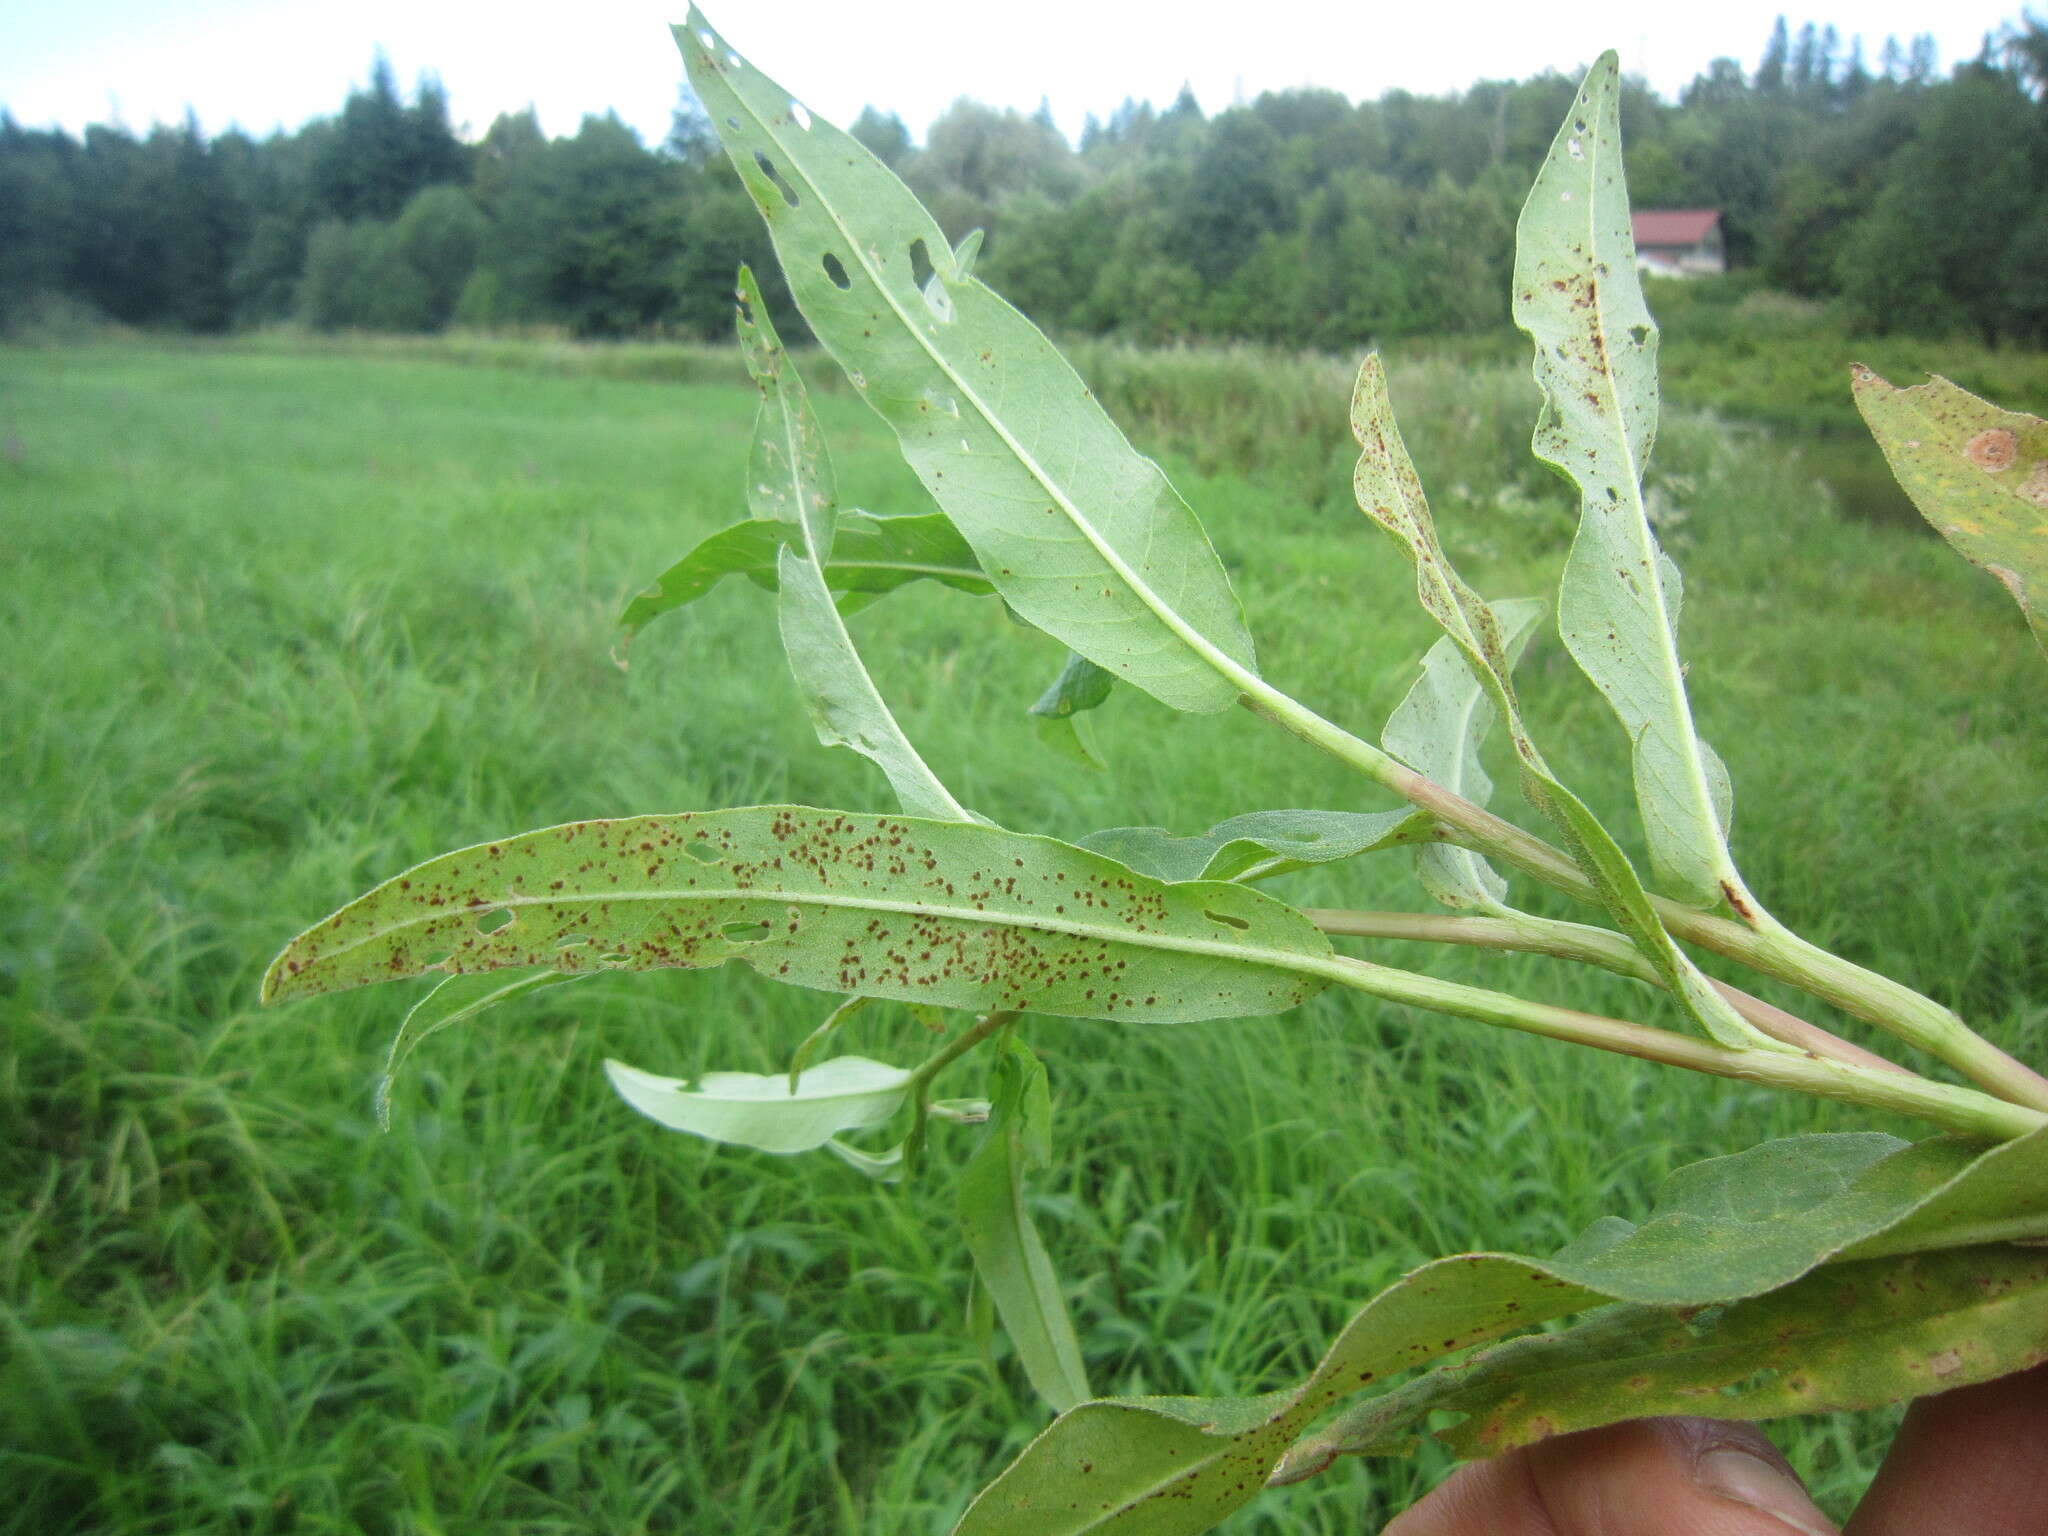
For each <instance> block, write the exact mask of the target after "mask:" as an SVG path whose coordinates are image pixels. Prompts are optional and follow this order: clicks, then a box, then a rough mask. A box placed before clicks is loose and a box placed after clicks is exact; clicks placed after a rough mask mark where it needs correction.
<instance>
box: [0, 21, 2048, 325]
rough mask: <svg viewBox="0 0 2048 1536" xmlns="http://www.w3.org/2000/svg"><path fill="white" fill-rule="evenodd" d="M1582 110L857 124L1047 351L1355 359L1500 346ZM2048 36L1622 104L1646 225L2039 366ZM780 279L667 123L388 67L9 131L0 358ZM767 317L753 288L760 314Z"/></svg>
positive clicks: (1845, 50)
mask: <svg viewBox="0 0 2048 1536" xmlns="http://www.w3.org/2000/svg"><path fill="white" fill-rule="evenodd" d="M1574 85H1575V82H1574V81H1572V80H1570V79H1567V78H1566V77H1564V76H1561V75H1542V76H1537V77H1534V78H1531V79H1527V80H1522V81H1501V82H1495V81H1489V82H1483V83H1481V84H1478V85H1475V86H1473V87H1472V88H1470V89H1469V90H1467V91H1465V92H1463V93H1462V94H1458V95H1454V96H1444V97H1430V96H1416V95H1410V94H1407V93H1404V92H1392V93H1389V94H1387V95H1385V96H1383V97H1381V98H1380V99H1378V100H1377V101H1371V102H1366V103H1363V104H1360V105H1356V106H1354V105H1353V104H1351V102H1349V101H1348V100H1347V99H1346V98H1345V97H1344V96H1342V95H1340V94H1338V93H1336V92H1333V91H1322V90H1292V91H1284V92H1278V93H1271V94H1267V95H1262V96H1260V97H1259V98H1258V99H1257V100H1256V101H1253V102H1251V103H1249V104H1248V105H1243V106H1234V107H1231V108H1230V109H1228V110H1227V111H1223V112H1219V113H1217V114H1216V115H1214V116H1205V115H1204V114H1203V112H1202V111H1201V109H1200V107H1199V106H1198V104H1197V103H1196V102H1195V100H1194V99H1193V97H1192V96H1191V95H1189V94H1187V93H1185V92H1184V93H1183V94H1182V96H1181V98H1180V99H1179V100H1178V101H1176V102H1174V103H1173V104H1172V105H1170V106H1168V107H1166V108H1165V109H1163V110H1160V109H1157V108H1155V107H1154V106H1153V105H1151V104H1150V103H1140V102H1126V103H1125V105H1124V106H1123V107H1122V108H1120V109H1119V110H1118V111H1117V112H1116V113H1114V114H1113V115H1112V116H1111V117H1110V119H1109V120H1108V121H1107V122H1101V121H1097V120H1095V119H1090V121H1089V124H1088V126H1087V129H1086V130H1085V132H1084V133H1083V134H1082V137H1081V142H1080V144H1079V145H1078V147H1077V146H1075V145H1072V144H1070V143H1068V141H1067V140H1066V139H1065V138H1064V137H1062V135H1061V134H1060V133H1059V131H1058V130H1057V129H1056V128H1055V127H1054V125H1053V123H1052V120H1051V117H1050V114H1049V113H1047V112H1045V111H1044V110H1041V111H1040V112H1039V113H1037V114H1034V115H1028V116H1027V115H1025V114H1022V113H1019V112H1015V111H998V110H994V109H992V108H989V107H985V106H981V105H978V104H976V103H974V102H971V101H966V100H962V101H959V102H956V103H955V104H954V106H953V107H952V108H950V109H949V110H948V111H947V112H946V113H945V114H944V115H943V116H941V117H940V118H939V119H938V120H937V121H936V122H935V123H934V124H933V125H932V127H931V130H930V132H929V133H928V135H927V136H926V139H925V142H924V143H923V144H921V145H920V144H917V143H915V142H913V140H912V137H911V135H910V134H909V132H908V131H907V130H906V129H905V127H904V125H903V123H902V122H901V121H900V120H899V119H897V118H896V117H894V116H891V115H888V114H886V113H884V112H881V111H878V110H876V109H874V108H870V109H868V110H867V111H865V112H864V113H863V114H862V115H861V117H860V118H859V120H858V121H857V122H856V123H855V124H854V125H853V131H854V133H855V134H856V135H857V136H858V137H859V138H860V139H861V141H862V142H863V143H865V144H866V145H867V146H868V147H869V148H870V149H871V150H873V151H874V152H875V154H877V155H878V156H880V157H881V158H882V159H883V160H885V161H886V162H888V163H889V164H890V165H892V166H893V167H894V168H895V169H896V170H897V171H898V172H899V173H900V174H902V175H903V176H904V178H905V179H906V180H907V181H909V182H910V184H911V185H912V186H913V187H914V188H915V189H916V190H917V192H918V193H919V194H920V195H921V196H922V197H923V198H924V199H925V201H926V202H927V203H928V204H929V205H930V206H931V208H932V209H933V211H934V212H935V213H936V214H937V216H938V218H939V221H940V223H941V224H943V225H944V226H945V228H946V230H947V232H948V233H949V234H950V235H951V236H952V237H953V238H955V239H958V238H959V237H960V236H962V235H964V234H965V233H966V232H967V231H968V230H970V229H974V228H980V229H982V230H984V231H985V232H986V243H985V245H984V247H983V251H984V254H983V257H982V261H981V266H980V268H979V270H980V272H981V273H982V275H984V276H986V277H987V278H988V279H989V281H990V282H991V283H993V284H994V285H995V286H996V287H997V288H998V289H999V290H1001V291H1002V292H1003V293H1005V294H1006V295H1007V296H1008V297H1010V298H1011V299H1012V300H1014V301H1015V302H1016V303H1017V304H1018V305H1019V306H1020V307H1022V308H1023V309H1025V310H1026V311H1027V312H1028V313H1030V314H1031V315H1033V316H1034V317H1035V318H1036V319H1038V320H1039V321H1040V323H1042V324H1045V325H1047V326H1049V327H1051V328H1053V329H1056V330H1061V331H1066V332H1070V333H1094V334H1103V335H1114V336H1119V337H1123V338H1126V339H1129V340H1132V341H1139V342H1150V343H1157V342H1172V341H1181V340H1193V339H1198V338H1200V339H1248V340H1255V341H1265V342H1275V343H1284V344H1288V345H1295V346H1312V347H1322V348H1331V349H1336V348H1347V347H1353V346H1357V345H1359V344H1361V343H1365V342H1369V341H1374V340H1377V339H1381V338H1388V337H1399V336H1409V335H1420V334H1426V333H1429V334H1433V333H1446V332H1461V331H1481V330H1487V329H1492V328H1496V327H1499V326H1502V325H1504V324H1505V323H1506V319H1507V316H1506V300H1505V294H1506V291H1507V282H1508V269H1509V263H1510V258H1511V249H1512V242H1513V231H1514V220H1515V214H1516V210H1517V208H1518V207H1519V205H1520V202H1521V199H1522V197H1523V195H1524V193H1525V191H1526V189H1527V187H1528V184H1529V179H1530V177H1531V176H1532V174H1533V173H1534V171H1535V168H1536V166H1537V164H1538V162H1539V161H1540V159H1541V157H1542V155H1543V152H1544V150H1545V149H1546V148H1547V147H1548V144H1549V140H1550V137H1551V134H1552V132H1553V130H1554V128H1555V125H1556V123H1557V122H1558V120H1559V119H1560V117H1561V116H1562V115H1563V113H1564V111H1565V110H1566V107H1567V105H1568V103H1569V101H1570V99H1571V96H1572V92H1573V89H1574ZM2044 87H2048V25H2044V24H2043V23H2042V22H2040V21H2037V20H2035V19H2033V18H2031V17H2029V18H2026V19H2024V20H2023V21H2021V22H2018V23H2015V24H2013V25H2011V26H2009V27H2007V28H2005V29H2004V30H2003V31H2002V32H2001V34H2000V35H1998V36H1996V37H1993V38H1988V39H1987V40H1986V42H1985V44H1984V47H1983V50H1982V51H1981V53H1980V54H1979V55H1978V57H1977V58H1975V59H1974V60H1972V61H1970V62H1968V63H1965V64H1963V65H1960V66H1958V67H1957V68H1955V69H1953V70H1952V71H1950V72H1949V73H1947V74H1946V75H1943V74H1941V73H1940V72H1939V71H1938V69H1937V67H1936V60H1935V54H1934V48H1933V44H1932V41H1931V40H1930V39H1928V38H1924V37H1923V38H1919V39H1915V40H1913V41H1912V42H1910V43H1908V44H1904V45H1902V44H1900V43H1899V42H1897V41H1896V40H1892V39H1887V40H1886V41H1885V42H1884V44H1883V45H1882V47H1881V49H1879V50H1878V51H1877V52H1876V53H1875V55H1874V56H1872V55H1870V54H1868V53H1867V52H1866V50H1865V48H1864V46H1863V43H1862V41H1861V39H1855V40H1851V41H1846V42H1845V41H1844V39H1843V37H1842V35H1841V34H1840V33H1839V32H1838V31H1837V30H1836V29H1835V28H1834V27H1832V26H1827V27H1820V26H1816V25H1813V24H1811V23H1809V24H1807V25H1804V26H1801V27H1799V28H1797V29H1793V28H1790V27H1788V26H1787V25H1786V24H1785V23H1784V22H1783V21H1782V20H1781V21H1780V22H1779V23H1778V26H1777V28H1776V30H1775V31H1774V32H1773V34H1772V36H1771V38H1770V41H1769V45H1768V48H1767V50H1766V51H1765V53H1764V55H1763V58H1762V62H1761V63H1760V65H1759V67H1758V68H1757V69H1756V71H1755V72H1754V73H1753V74H1745V73H1744V72H1743V70H1742V69H1741V68H1740V67H1739V66H1738V65H1737V64H1736V63H1735V62H1734V61H1732V60H1729V59H1720V60H1716V61H1714V62H1713V63H1712V64H1711V65H1709V66H1708V67H1707V69H1706V70H1705V71H1704V72H1703V73H1701V74H1700V75H1698V76H1697V77H1696V78H1695V79H1694V80H1693V82H1692V84H1691V85H1689V86H1688V87H1687V88H1686V89H1685V90H1684V91H1683V92H1682V93H1681V95H1680V99H1679V100H1678V101H1677V102H1676V103H1675V104H1674V103H1670V102H1666V101H1663V100H1661V99H1660V98H1658V97H1657V96H1656V95H1654V94H1653V93H1652V92H1651V91H1650V90H1649V89H1648V88H1647V87H1646V86H1644V85H1643V84H1642V83H1641V82H1635V83H1633V84H1632V85H1631V87H1630V89H1629V92H1628V96H1627V100H1626V104H1625V107H1624V120H1623V126H1624V131H1625V134H1626V136H1627V142H1628V146H1629V181H1630V187H1631V192H1632V195H1633V197H1634V201H1635V205H1636V206H1637V207H1638V208H1680V207H1695V208H1701V207H1704V208H1716V209H1719V210H1720V211H1721V213H1722V220H1723V227H1724V230H1725V233H1726V240H1727V245H1728V251H1729V258H1730V262H1731V266H1732V268H1733V269H1734V273H1735V275H1734V276H1733V277H1732V278H1730V279H1729V281H1731V282H1734V283H1747V284H1755V285H1759V286H1766V287H1770V288H1773V289H1778V290H1782V291H1785V292H1789V293H1792V294H1795V295H1799V296H1801V297H1804V298H1808V299H1812V300H1816V301H1820V302H1823V303H1825V304H1827V305H1829V306H1831V307H1832V308H1833V309H1834V310H1835V311H1836V312H1837V313H1838V314H1839V316H1840V318H1841V319H1842V321H1843V322H1844V323H1845V324H1847V325H1850V326H1853V327H1855V328H1856V329H1859V330H1864V331H1870V332H1878V333H1883V332H1887V331H1904V332H1914V333H1924V334H1930V335H1947V334H1956V333H1968V334H1971V335H1974V336H1976V337H1978V338H1980V339H1982V340H1984V341H1986V342H1990V343H2000V342H2005V341H2014V342H2021V343H2029V344H2035V345H2040V344H2044V343H2048V91H2044ZM742 260H748V261H751V262H753V263H754V264H755V266H756V269H757V270H758V271H761V272H763V273H764V274H765V273H771V272H772V271H773V268H774V264H773V262H772V261H771V260H769V259H768V251H767V248H766V239H765V236H764V234H763V233H762V231H761V227H760V224H759V221H758V220H757V218H756V216H755V214H754V211H753V209H752V207H751V206H750V204H749V203H748V201H747V198H746V195H745V194H744V192H743V191H742V190H741V188H740V185H739V182H738V178H737V177H736V176H735V175H734V174H733V172H732V170H731V168H730V167H729V166H728V165H727V164H726V162H725V160H724V157H723V155H722V153H721V152H720V150H719V148H718V144H717V140H716V136H715V135H714V134H713V133H712V131H711V128H710V125H709V124H708V122H707V121H706V120H705V119H704V118H703V116H702V114H701V112H698V111H696V110H695V109H694V107H693V105H692V104H691V103H690V102H689V101H687V100H685V101H684V102H683V103H682V104H681V105H680V106H679V108H678V110H677V112H676V114H675V121H674V128H673V131H672V132H671V133H670V135H669V138H668V140H667V142H666V143H664V144H662V145H660V146H658V147H654V148H649V147H647V146H644V145H643V144H641V142H640V141H639V139H638V137H637V136H636V135H635V134H634V133H633V131H632V130H631V129H629V128H627V127H626V126H625V125H624V124H622V123H621V122H620V121H619V120H618V119H617V118H616V117H613V116H610V115H606V116H602V117H597V116H593V117H588V118H585V119H584V121H583V124H582V126H581V127H580V128H579V129H578V130H577V132H576V133H575V134H574V135H573V136H570V137H566V138H556V139H550V138H548V137H547V136H546V135H545V134H544V133H542V131H541V129H540V127H539V124H538V122H537V121H536V119H535V118H534V116H533V115H532V113H531V112H527V113H522V114H517V115H506V116H501V117H500V118H498V120H497V121H496V122H494V123H493V124H492V125H491V127H490V129H489V131H488V132H487V133H485V134H484V135H483V137H482V138H481V139H480V140H479V141H478V142H475V143H465V142H464V141H463V140H462V138H461V137H460V136H458V134H457V133H456V131H455V129H454V127H453V126H452V123H451V119H450V116H449V104H448V101H447V98H446V96H445V95H444V94H443V92H442V91H441V89H440V87H439V86H438V85H437V84H436V83H434V82H433V81H432V80H427V81H424V82H422V83H421V84H420V86H419V87H418V88H417V90H416V91H415V92H414V93H413V94H412V96H411V98H410V99H407V98H406V97H405V95H404V94H403V93H402V92H401V91H400V89H399V87H398V85H397V82H396V81H395V80H394V79H393V77H392V73H391V70H390V68H389V67H388V65H386V64H385V63H384V62H383V61H382V60H379V61H378V63H377V65H376V67H375V68H374V70H373V72H372V75H371V79H370V82H369V84H368V85H367V86H366V87H364V88H362V89H359V90H357V91H355V92H353V93H351V95H350V96H349V98H348V100H347V101H346V102H345V103H344V104H343V106H342V108H341V110H340V112H339V113H338V114H336V115H335V116H332V117H325V118H320V119H317V120H315V121H313V122H310V123H308V124H307V125H306V126H305V127H303V128H301V129H299V130H298V131H297V132H294V133H289V134H282V133H280V134H276V135H273V136H271V137H269V138H266V139H261V140H258V139H252V138H250V137H248V136H246V135H244V134H241V133H239V132H229V133H224V134H221V135H219V136H217V137H213V138H207V137H206V136H204V135H203V134H202V133H201V132H200V131H199V128H198V126H197V124H196V121H194V120H193V119H191V118H189V117H188V120H187V122H186V124H185V125H184V126H182V127H175V128H171V127H159V128H155V129H153V130H151V131H150V132H149V133H148V134H146V135H144V136H140V137H138V136H137V135H135V134H133V133H130V132H128V131H126V130H124V129H122V128H118V127H103V126H94V127H91V128H89V129H87V130H86V132H85V134H84V136H83V139H82V140H81V139H77V138H74V137H72V136H71V135H69V134H67V133H64V132H61V131H54V130H53V131H42V130H35V129H28V128H24V127H21V126H20V125H18V124H17V123H16V122H15V121H14V120H13V118H12V117H11V116H8V115H6V114H5V113H4V112H0V331H6V330H16V331H19V330H22V329H24V328H28V327H32V326H33V325H34V324H36V323H37V321H38V317H47V316H49V315H50V314H52V313H61V314H66V315H70V316H72V317H80V316H82V317H85V318H87V319H93V320H106V321H112V322H115V323H119V324H123V325H129V326H139V327H149V328H160V329H171V330H183V331H192V332H223V331H230V330H237V329H244V328H251V327H257V326H264V325H271V324H277V323H281V322H300V323H304V324H306V325H309V326H312V327H315V328H318V329H323V330H333V329H343V328H359V329H368V330H382V331H405V332H420V331H433V330H439V329H442V328H445V327H448V326H451V325H453V326H464V327H483V328H505V327H521V326H548V327H557V328H562V329H565V330H567V331H568V332H570V333H572V334H575V335H578V336H591V337H605V336H626V335H662V334H667V335H684V336H688V335H701V336H723V335H724V334H725V332H726V330H727V328H728V326H729V323H730V321H729V314H730V304H729V301H728V298H727V289H728V287H729V279H730V277H731V275H732V272H733V270H734V267H735V266H736V264H737V263H738V262H740V261H742ZM773 299H774V295H772V294H771V300H773Z"/></svg>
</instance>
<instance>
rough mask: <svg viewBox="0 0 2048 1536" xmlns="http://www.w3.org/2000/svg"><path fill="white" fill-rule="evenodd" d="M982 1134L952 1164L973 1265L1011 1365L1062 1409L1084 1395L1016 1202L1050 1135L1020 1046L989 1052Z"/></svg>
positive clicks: (1042, 1257) (1045, 1107) (1044, 1104)
mask: <svg viewBox="0 0 2048 1536" xmlns="http://www.w3.org/2000/svg"><path fill="white" fill-rule="evenodd" d="M992 1099H993V1104H994V1109H993V1119H992V1121H991V1123H990V1125H989V1130H988V1135H987V1137H986V1138H984V1140H983V1141H982V1144H981V1146H980V1148H979V1149H978V1150H977V1151H976V1152H975V1154H974V1156H973V1157H971V1158H970V1159H968V1162H967V1166H966V1167H965V1168H964V1169H962V1170H961V1173H960V1185H959V1211H960V1225H961V1230H962V1231H963V1232H964V1233H965V1235H966V1239H967V1250H968V1252H969V1253H970V1254H972V1255H973V1257H974V1272H975V1275H976V1278H977V1279H978V1280H979V1282H980V1284H981V1287H982V1289H983V1290H984V1291H985V1292H986V1293H987V1295H988V1298H989V1300H990V1301H992V1302H993V1303H994V1304H995V1309H996V1314H997V1316H999V1317H1000V1318H1001V1319H1002V1322H1003V1330H1004V1331H1005V1332H1006V1333H1008V1334H1009V1336H1010V1341H1011V1343H1013V1344H1014V1345H1015V1346H1016V1348H1017V1359H1018V1363H1019V1364H1021V1365H1022V1366H1023V1367H1024V1374H1025V1375H1026V1376H1027V1377H1029V1378H1030V1381H1031V1385H1032V1387H1033V1388H1034V1389H1036V1391H1037V1392H1038V1395H1039V1396H1040V1397H1042V1398H1044V1399H1045V1400H1046V1402H1048V1403H1050V1404H1051V1405H1052V1408H1053V1411H1054V1412H1056V1413H1064V1412H1065V1411H1066V1410H1067V1409H1069V1408H1071V1407H1073V1406H1074V1405H1075V1404H1076V1403H1079V1402H1082V1401H1084V1400H1086V1399H1087V1397H1088V1396H1089V1390H1088V1373H1087V1369H1086V1367H1085V1366H1083V1364H1082V1362H1081V1345H1080V1341H1079V1340H1078V1339H1076V1338H1075V1336H1074V1324H1073V1320H1072V1319H1071V1318H1070V1317H1069V1316H1068V1313H1067V1303H1066V1298H1065V1297H1064V1296H1063V1295H1062V1294H1061V1292H1060V1284H1059V1277H1058V1276H1057V1275H1056V1274H1055V1273H1054V1272H1053V1267H1052V1259H1051V1258H1050V1256H1048V1255H1047V1253H1046V1251H1045V1242H1044V1240H1043V1239H1042V1238H1041V1237H1040V1236H1039V1235H1038V1227H1037V1225H1036V1224H1035V1223H1034V1222H1033V1221H1032V1219H1031V1213H1030V1211H1029V1210H1027V1209H1026V1208H1025V1204H1024V1173H1025V1170H1026V1168H1027V1166H1032V1165H1040V1164H1043V1163H1044V1161H1045V1155H1046V1151H1047V1148H1048V1146H1049V1144H1050V1139H1051V1133H1052V1131H1051V1120H1052V1098H1051V1095H1050V1093H1049V1092H1048V1090H1047V1087H1046V1081H1045V1068H1044V1066H1043V1065H1042V1064H1041V1063H1040V1062H1039V1060H1038V1058H1037V1057H1035V1056H1033V1055H1032V1054H1031V1052H1030V1051H1029V1050H1028V1049H1027V1048H1025V1047H1024V1046H1023V1045H1022V1044H1020V1043H1018V1042H1015V1041H1011V1042H1008V1043H1007V1044H1006V1045H1005V1046H1004V1048H1003V1050H1002V1053H1001V1054H1000V1055H999V1056H998V1057H997V1058H996V1070H995V1089H994V1093H993V1095H992Z"/></svg>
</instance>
